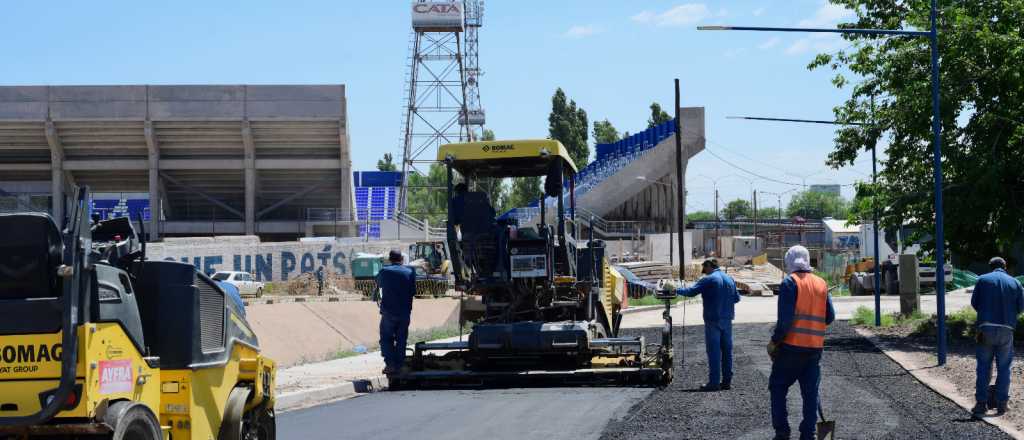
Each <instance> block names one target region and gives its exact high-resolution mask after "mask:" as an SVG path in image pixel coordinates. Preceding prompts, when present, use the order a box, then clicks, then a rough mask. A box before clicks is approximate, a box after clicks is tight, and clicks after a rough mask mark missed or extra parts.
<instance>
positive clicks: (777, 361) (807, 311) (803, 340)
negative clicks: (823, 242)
mask: <svg viewBox="0 0 1024 440" xmlns="http://www.w3.org/2000/svg"><path fill="white" fill-rule="evenodd" d="M785 267H786V272H787V273H788V274H789V275H787V276H786V278H785V279H784V280H783V281H782V285H781V286H780V287H779V299H778V322H777V323H776V325H775V331H774V333H773V334H772V339H771V342H769V343H768V354H769V356H771V358H772V373H771V376H770V377H769V379H768V389H769V391H771V415H772V427H773V428H775V438H776V439H788V438H790V434H791V431H790V427H789V417H788V414H787V411H786V394H787V393H788V391H789V387H790V386H792V385H793V383H795V382H800V396H801V397H802V398H803V421H802V422H801V423H800V438H801V439H808V440H810V439H813V438H814V428H815V422H816V420H817V413H816V411H817V408H818V386H819V384H820V382H821V354H822V351H823V350H824V347H825V330H827V329H828V325H829V324H831V323H832V321H834V320H835V317H836V312H835V309H834V308H833V307H832V297H831V296H829V294H828V284H827V283H826V282H825V280H823V279H821V277H819V276H817V275H815V274H814V273H812V271H811V257H810V253H809V252H808V251H807V248H805V247H803V246H793V247H791V248H790V249H789V250H788V251H787V252H786V256H785Z"/></svg>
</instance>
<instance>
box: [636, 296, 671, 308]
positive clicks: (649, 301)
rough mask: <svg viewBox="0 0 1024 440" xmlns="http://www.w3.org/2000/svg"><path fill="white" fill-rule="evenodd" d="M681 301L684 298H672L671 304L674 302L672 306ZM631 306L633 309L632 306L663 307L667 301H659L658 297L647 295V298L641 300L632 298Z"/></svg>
mask: <svg viewBox="0 0 1024 440" xmlns="http://www.w3.org/2000/svg"><path fill="white" fill-rule="evenodd" d="M680 300H682V297H679V296H676V297H675V298H672V300H671V302H672V304H676V303H678V302H679V301H680ZM629 305H630V306H631V307H632V306H663V305H665V301H664V300H660V299H658V297H656V296H654V295H645V296H643V297H640V298H630V299H629Z"/></svg>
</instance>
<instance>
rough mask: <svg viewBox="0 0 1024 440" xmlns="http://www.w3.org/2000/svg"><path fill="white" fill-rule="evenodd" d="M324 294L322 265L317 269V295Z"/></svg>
mask: <svg viewBox="0 0 1024 440" xmlns="http://www.w3.org/2000/svg"><path fill="white" fill-rule="evenodd" d="M323 294H324V267H323V266H320V268H319V269H317V270H316V295H317V296H321V295H323Z"/></svg>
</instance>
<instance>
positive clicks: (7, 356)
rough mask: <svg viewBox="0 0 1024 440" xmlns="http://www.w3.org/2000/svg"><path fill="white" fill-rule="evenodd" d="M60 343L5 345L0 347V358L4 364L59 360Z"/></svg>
mask: <svg viewBox="0 0 1024 440" xmlns="http://www.w3.org/2000/svg"><path fill="white" fill-rule="evenodd" d="M61 353H62V351H61V345H60V344H53V345H46V344H39V345H34V344H32V345H5V346H3V347H0V360H2V361H3V362H4V363H5V364H34V363H37V362H60V356H61Z"/></svg>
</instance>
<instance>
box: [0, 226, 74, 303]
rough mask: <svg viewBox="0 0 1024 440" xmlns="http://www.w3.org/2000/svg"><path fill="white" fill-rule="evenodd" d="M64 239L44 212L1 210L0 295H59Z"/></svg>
mask: <svg viewBox="0 0 1024 440" xmlns="http://www.w3.org/2000/svg"><path fill="white" fill-rule="evenodd" d="M62 252H63V243H62V240H61V236H60V231H59V230H57V225H56V224H55V223H54V222H53V219H52V218H50V216H49V215H46V214H35V213H20V214H0V299H24V298H52V297H57V296H60V292H59V289H58V283H59V277H58V276H57V267H58V266H60V264H61V260H62V255H61V253H62Z"/></svg>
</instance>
